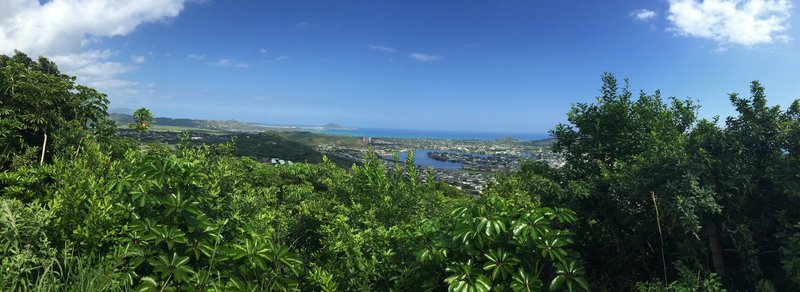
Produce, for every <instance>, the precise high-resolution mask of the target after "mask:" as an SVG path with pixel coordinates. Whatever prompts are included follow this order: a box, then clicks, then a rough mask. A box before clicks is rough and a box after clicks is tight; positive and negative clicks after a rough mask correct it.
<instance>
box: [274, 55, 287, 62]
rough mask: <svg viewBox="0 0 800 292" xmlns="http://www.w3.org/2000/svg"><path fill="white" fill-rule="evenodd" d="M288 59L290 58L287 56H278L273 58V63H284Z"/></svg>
mask: <svg viewBox="0 0 800 292" xmlns="http://www.w3.org/2000/svg"><path fill="white" fill-rule="evenodd" d="M289 58H290V57H289V56H278V57H276V58H275V61H285V60H289Z"/></svg>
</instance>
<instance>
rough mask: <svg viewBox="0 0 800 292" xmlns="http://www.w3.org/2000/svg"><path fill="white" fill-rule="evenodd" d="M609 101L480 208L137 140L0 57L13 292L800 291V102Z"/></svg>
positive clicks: (352, 177) (420, 184) (7, 251)
mask: <svg viewBox="0 0 800 292" xmlns="http://www.w3.org/2000/svg"><path fill="white" fill-rule="evenodd" d="M602 93H603V95H602V96H601V97H599V98H598V99H597V102H596V103H594V104H578V105H576V106H574V107H573V108H572V110H571V111H570V112H569V114H568V118H569V119H568V121H569V123H568V124H563V125H559V126H558V127H556V129H555V130H554V131H553V134H554V136H555V138H556V140H555V142H554V146H553V147H554V149H555V150H556V151H558V152H559V153H561V154H562V155H564V157H565V159H566V164H565V165H564V166H563V167H561V168H558V169H553V168H550V167H548V166H547V165H545V164H542V163H537V162H532V161H526V162H524V163H523V164H522V169H521V170H520V171H516V172H512V173H505V174H498V176H497V182H496V183H493V184H492V185H490V186H489V187H488V190H487V191H486V192H484V193H483V194H482V195H481V196H480V197H471V196H467V195H465V194H464V193H463V192H460V191H458V190H456V189H454V188H452V187H450V186H446V185H443V184H441V183H437V182H434V181H433V179H432V177H431V174H430V173H423V172H418V170H417V168H416V167H414V166H413V153H411V154H409V156H408V160H407V161H406V162H405V164H404V165H398V166H396V167H393V168H391V169H386V165H385V164H384V163H383V162H382V161H381V159H379V158H377V157H375V156H374V155H368V156H367V157H366V159H365V161H363V165H352V164H351V165H350V166H349V167H348V168H342V167H337V166H336V165H335V164H334V163H333V162H332V161H331V160H328V159H327V158H324V157H321V155H320V156H319V159H320V161H319V162H320V163H319V164H307V163H297V164H294V165H271V164H269V163H263V162H262V161H259V159H261V158H262V157H261V156H263V155H265V154H264V153H268V154H266V155H270V156H272V153H279V151H294V152H285V153H286V154H283V155H285V157H280V158H282V159H287V160H292V158H291V157H290V153H298V151H299V152H303V151H304V150H303V149H310V148H309V146H308V145H305V144H301V143H298V142H293V143H296V144H292V142H291V140H288V139H286V137H285V136H281V135H286V134H270V133H267V134H259V135H246V134H242V135H237V136H235V137H236V138H235V139H230V141H229V142H226V143H216V142H213V141H203V143H200V142H198V141H193V140H191V137H190V136H189V135H183V136H182V138H181V139H180V140H179V141H176V143H175V147H165V146H160V145H158V144H144V145H139V143H136V142H135V141H134V140H131V139H128V138H124V137H120V136H117V135H116V134H115V131H114V130H115V126H114V125H115V124H114V122H113V121H111V120H110V119H109V118H108V114H107V113H106V104H107V102H108V101H107V100H106V98H105V95H103V94H100V93H97V92H96V91H94V90H92V89H90V88H86V87H83V86H80V85H77V84H74V78H73V77H69V76H65V75H62V74H60V73H59V72H58V69H57V68H56V66H55V64H53V63H52V62H50V61H48V60H47V59H45V58H40V59H39V60H38V61H33V60H31V59H29V58H28V57H27V56H25V55H24V54H22V53H18V54H16V55H15V56H13V57H7V56H2V57H0V95H1V96H0V97H2V99H0V101H1V103H0V117H1V118H2V119H0V124H2V127H0V131H1V132H0V143H1V144H0V150H1V151H2V152H0V290H3V291H6V290H10V291H16V290H23V291H27V290H48V291H91V290H133V289H135V290H138V291H176V290H180V291H206V290H215V291H218V290H226V291H227V290H234V291H240V290H244V291H260V290H311V291H316V290H322V291H336V290H358V291H387V290H403V291H406V290H411V291H416V290H444V289H447V290H450V291H490V290H497V291H584V290H589V289H590V288H591V289H595V290H608V291H619V290H634V289H636V290H641V291H701V290H702V291H722V290H723V289H731V290H745V289H749V290H757V291H785V290H796V289H798V288H800V209H798V208H797V206H799V205H798V197H799V195H800V178H798V177H797V174H798V173H800V169H798V168H799V167H800V156H798V155H800V102H795V103H793V104H792V106H791V107H790V108H789V109H787V110H781V109H780V108H778V107H768V106H766V97H765V95H764V89H763V87H761V85H760V84H759V83H757V82H754V83H753V84H752V87H751V94H752V97H751V98H740V97H738V96H736V95H732V96H731V101H732V103H733V104H734V106H735V107H736V109H737V111H738V112H739V115H738V116H735V117H731V118H729V119H727V120H726V121H725V125H724V127H722V126H720V124H719V123H718V122H717V121H706V120H700V121H698V120H696V117H695V111H696V109H697V107H696V106H695V105H694V104H692V103H691V102H689V101H682V100H677V99H671V100H670V101H669V102H668V103H665V102H664V101H663V100H662V99H661V97H660V94H659V93H658V92H656V94H654V95H647V94H644V93H641V94H640V95H639V97H638V98H635V99H634V98H633V94H632V93H631V92H630V91H629V90H628V89H627V85H626V86H623V87H622V89H619V88H618V86H617V81H616V79H615V78H614V77H613V76H611V75H608V74H606V75H604V76H603V87H602ZM150 134H152V133H150ZM291 135H301V134H291ZM210 136H211V135H209V137H210ZM213 137H216V138H217V139H227V138H229V137H234V136H213ZM248 139H250V140H251V141H249V142H244V140H248ZM279 139H286V141H283V140H280V143H277V142H275V141H279ZM270 141H272V142H270ZM212 142H213V143H212ZM318 143H321V142H318ZM302 147H306V148H302ZM300 154H302V155H303V156H304V157H308V156H309V155H314V153H312V152H309V153H300ZM259 155H261V156H259ZM239 156H244V157H239ZM275 156H278V155H275ZM254 158H255V159H254ZM295 161H296V162H302V160H299V159H295ZM309 162H312V161H309ZM313 162H315V161H313ZM423 177H425V178H426V179H424V180H423Z"/></svg>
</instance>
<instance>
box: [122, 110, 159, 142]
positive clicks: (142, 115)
mask: <svg viewBox="0 0 800 292" xmlns="http://www.w3.org/2000/svg"><path fill="white" fill-rule="evenodd" d="M152 123H153V114H152V113H150V111H149V110H147V109H146V108H140V109H138V110H136V112H134V113H133V123H130V124H128V128H130V129H131V130H134V131H136V132H137V133H139V140H141V139H142V133H144V132H147V131H148V130H150V125H151V124H152Z"/></svg>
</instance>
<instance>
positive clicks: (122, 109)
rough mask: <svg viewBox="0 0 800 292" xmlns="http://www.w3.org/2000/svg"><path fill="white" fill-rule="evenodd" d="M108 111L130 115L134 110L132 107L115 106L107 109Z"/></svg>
mask: <svg viewBox="0 0 800 292" xmlns="http://www.w3.org/2000/svg"><path fill="white" fill-rule="evenodd" d="M108 112H110V113H118V114H126V115H132V114H133V112H134V110H133V109H132V108H127V107H117V108H112V109H109V110H108Z"/></svg>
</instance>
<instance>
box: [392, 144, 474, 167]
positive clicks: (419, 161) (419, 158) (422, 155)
mask: <svg viewBox="0 0 800 292" xmlns="http://www.w3.org/2000/svg"><path fill="white" fill-rule="evenodd" d="M428 152H445V151H440V150H430V149H422V150H414V164H416V165H419V166H425V167H428V166H430V167H433V168H436V169H461V163H455V162H448V161H439V160H435V159H431V158H430V157H428ZM397 156H398V157H399V158H400V161H406V157H408V152H400V153H397ZM386 158H388V159H392V157H386Z"/></svg>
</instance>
